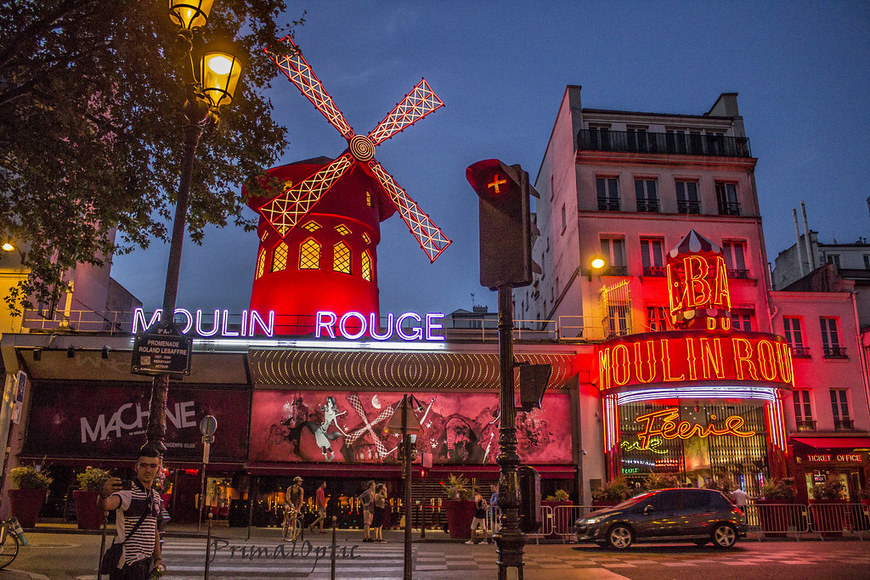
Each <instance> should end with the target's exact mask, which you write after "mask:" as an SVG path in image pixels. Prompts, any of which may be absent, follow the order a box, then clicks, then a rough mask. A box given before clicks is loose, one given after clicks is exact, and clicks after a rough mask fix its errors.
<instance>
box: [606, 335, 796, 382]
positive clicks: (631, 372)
mask: <svg viewBox="0 0 870 580" xmlns="http://www.w3.org/2000/svg"><path fill="white" fill-rule="evenodd" d="M701 381H703V382H709V381H717V382H725V381H735V382H743V381H755V382H765V383H779V385H781V386H786V385H792V384H793V383H794V371H793V368H792V358H791V348H790V347H789V345H788V343H786V342H785V340H784V339H783V338H782V337H780V336H776V335H773V334H767V333H761V332H742V331H731V332H729V333H727V334H723V333H721V332H708V331H700V330H684V331H671V332H654V333H645V334H635V335H630V336H625V337H620V338H617V339H613V340H609V341H607V342H604V343H602V344H601V345H599V348H598V388H599V389H601V390H602V391H606V390H609V389H613V388H617V387H636V386H641V385H646V384H651V383H691V382H701Z"/></svg>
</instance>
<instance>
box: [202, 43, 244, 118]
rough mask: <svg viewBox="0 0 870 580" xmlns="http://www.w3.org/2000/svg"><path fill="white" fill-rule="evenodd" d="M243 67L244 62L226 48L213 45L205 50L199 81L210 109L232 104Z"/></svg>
mask: <svg viewBox="0 0 870 580" xmlns="http://www.w3.org/2000/svg"><path fill="white" fill-rule="evenodd" d="M242 65H243V63H242V60H241V59H240V58H239V57H237V56H235V55H234V54H233V53H232V52H230V51H229V50H227V49H226V47H224V46H220V45H212V46H210V47H207V48H206V49H205V52H204V53H203V55H202V59H201V60H200V77H199V81H200V84H201V86H202V94H203V95H204V96H205V98H206V100H207V101H208V104H209V107H210V108H212V109H218V108H220V107H221V105H229V104H230V103H231V102H232V100H233V93H235V90H236V86H237V85H238V84H239V77H240V76H241V74H242Z"/></svg>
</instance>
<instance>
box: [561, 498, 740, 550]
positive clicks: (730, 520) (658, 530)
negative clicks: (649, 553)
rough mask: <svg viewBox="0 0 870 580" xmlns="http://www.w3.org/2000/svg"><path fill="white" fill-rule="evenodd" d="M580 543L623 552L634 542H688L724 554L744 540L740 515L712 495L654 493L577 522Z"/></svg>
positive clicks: (735, 509) (738, 510)
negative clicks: (713, 548)
mask: <svg viewBox="0 0 870 580" xmlns="http://www.w3.org/2000/svg"><path fill="white" fill-rule="evenodd" d="M574 532H575V533H576V534H577V539H578V540H579V541H581V542H595V543H597V544H598V545H600V546H609V547H611V548H613V549H616V550H624V549H626V548H628V547H629V546H631V545H632V544H633V543H634V542H670V541H674V540H688V541H693V542H694V543H696V544H697V545H699V546H703V545H704V544H706V543H708V542H713V544H714V545H716V546H718V547H721V548H730V547H731V546H733V545H734V543H735V542H736V541H737V539H738V538H745V537H746V523H745V522H744V519H743V512H741V511H740V508H738V507H737V506H736V505H734V504H732V503H731V502H730V501H728V498H726V497H725V496H724V495H722V493H721V492H719V491H715V490H712V489H694V488H679V489H659V490H655V491H650V492H648V493H644V494H642V495H639V496H636V497H633V498H631V499H629V500H626V501H624V502H622V503H621V504H619V505H617V506H614V507H611V508H607V509H603V510H598V511H596V512H592V513H591V514H589V515H588V516H585V517H582V518H580V519H578V520H577V521H576V522H575V524H574Z"/></svg>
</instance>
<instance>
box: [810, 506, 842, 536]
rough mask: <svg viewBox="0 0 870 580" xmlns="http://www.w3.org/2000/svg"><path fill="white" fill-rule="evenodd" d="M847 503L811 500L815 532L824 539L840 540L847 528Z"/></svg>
mask: <svg viewBox="0 0 870 580" xmlns="http://www.w3.org/2000/svg"><path fill="white" fill-rule="evenodd" d="M845 503H846V502H845V501H843V500H841V499H811V500H810V506H812V507H811V508H810V509H811V512H812V515H813V530H814V531H816V532H819V533H820V534H821V535H822V537H823V538H839V537H842V535H843V528H844V527H845V523H846V518H845V515H846V513H845V507H844V506H845Z"/></svg>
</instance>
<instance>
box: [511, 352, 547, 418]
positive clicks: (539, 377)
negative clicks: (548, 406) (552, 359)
mask: <svg viewBox="0 0 870 580" xmlns="http://www.w3.org/2000/svg"><path fill="white" fill-rule="evenodd" d="M519 367H520V407H521V408H522V410H523V411H526V412H528V411H531V410H532V409H540V408H541V399H543V398H544V391H545V390H546V389H547V382H548V381H549V380H550V374H551V373H552V372H553V367H552V366H550V365H533V364H529V363H520V365H519Z"/></svg>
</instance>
